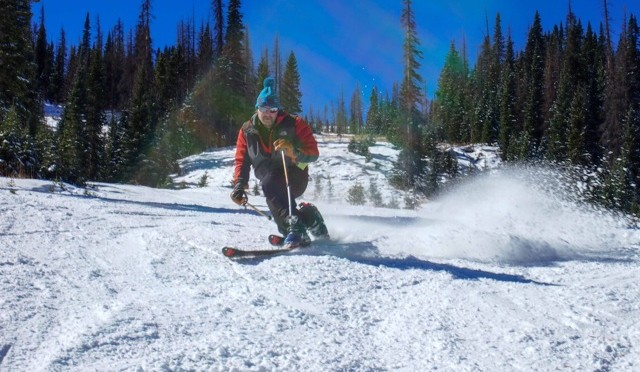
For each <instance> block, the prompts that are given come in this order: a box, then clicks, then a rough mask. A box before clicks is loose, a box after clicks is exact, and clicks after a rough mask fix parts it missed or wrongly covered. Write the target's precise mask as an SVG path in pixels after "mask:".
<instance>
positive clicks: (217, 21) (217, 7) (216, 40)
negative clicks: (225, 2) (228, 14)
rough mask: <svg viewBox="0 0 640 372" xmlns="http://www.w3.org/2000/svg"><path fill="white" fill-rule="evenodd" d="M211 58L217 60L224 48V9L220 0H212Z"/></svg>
mask: <svg viewBox="0 0 640 372" xmlns="http://www.w3.org/2000/svg"><path fill="white" fill-rule="evenodd" d="M212 5H213V19H214V25H213V58H214V60H217V59H218V58H219V57H220V56H221V55H222V50H223V49H224V9H223V8H222V0H213V4H212Z"/></svg>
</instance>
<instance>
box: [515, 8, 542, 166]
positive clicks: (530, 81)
mask: <svg viewBox="0 0 640 372" xmlns="http://www.w3.org/2000/svg"><path fill="white" fill-rule="evenodd" d="M544 56H545V43H544V38H543V34H542V20H541V19H540V14H539V13H538V12H536V14H535V16H534V20H533V25H532V26H531V28H530V29H529V34H528V38H527V43H526V46H525V50H524V56H523V58H524V61H523V62H524V69H525V89H526V96H525V102H524V118H523V119H524V122H523V131H522V133H521V135H520V136H519V137H520V138H519V141H520V148H519V150H520V157H521V158H525V159H526V158H531V157H534V156H536V157H537V156H539V150H540V146H541V145H542V137H543V135H544V116H543V113H542V104H543V88H544V84H543V83H544V79H543V77H544Z"/></svg>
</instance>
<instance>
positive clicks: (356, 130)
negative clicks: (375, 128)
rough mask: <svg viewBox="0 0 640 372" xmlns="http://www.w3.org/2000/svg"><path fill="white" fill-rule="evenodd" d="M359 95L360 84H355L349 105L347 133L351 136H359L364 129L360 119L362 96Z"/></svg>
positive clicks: (362, 121)
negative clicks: (351, 134)
mask: <svg viewBox="0 0 640 372" xmlns="http://www.w3.org/2000/svg"><path fill="white" fill-rule="evenodd" d="M360 94H361V92H360V84H356V89H355V90H354V91H353V94H352V95H351V105H349V108H350V110H349V111H350V115H349V132H351V133H353V134H360V133H361V132H362V130H363V127H364V120H363V119H362V96H361V95H360Z"/></svg>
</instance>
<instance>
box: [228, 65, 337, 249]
mask: <svg viewBox="0 0 640 372" xmlns="http://www.w3.org/2000/svg"><path fill="white" fill-rule="evenodd" d="M282 153H284V156H282ZM318 156H319V152H318V144H317V142H316V140H315V138H314V137H313V132H312V130H311V127H310V126H309V125H308V124H307V123H306V122H305V121H304V120H303V119H302V118H300V117H298V116H294V115H291V114H289V113H287V112H286V111H284V110H283V109H281V107H280V103H279V100H278V95H277V93H276V91H275V80H274V79H273V78H271V77H268V78H266V79H265V80H264V89H262V91H261V92H260V94H259V95H258V98H257V99H256V112H255V114H254V115H253V116H252V117H251V118H250V119H249V120H248V121H247V122H245V123H244V124H243V125H242V127H241V128H240V132H239V133H238V140H237V142H236V155H235V168H234V175H233V182H234V187H233V191H232V192H231V199H232V200H233V201H234V202H235V203H236V204H238V205H244V204H245V203H246V202H247V200H248V198H247V194H246V192H245V190H246V189H247V188H248V184H249V173H250V170H251V166H252V165H253V168H254V174H255V176H256V178H257V179H259V180H260V182H261V184H262V191H263V193H264V196H265V198H266V200H267V205H268V206H269V210H270V211H271V214H272V215H273V218H274V220H275V222H276V224H277V225H278V230H279V231H280V233H282V234H283V235H286V237H285V240H284V245H285V247H287V248H294V247H299V246H303V245H307V244H309V243H310V241H311V239H310V237H309V235H308V234H307V230H308V231H309V233H311V235H312V236H313V237H314V238H315V239H323V238H328V236H329V234H328V231H327V227H326V226H325V224H324V220H323V219H322V215H320V212H319V211H318V209H317V208H316V207H315V206H313V205H312V204H309V203H302V204H300V208H297V206H296V201H295V199H296V198H298V197H299V196H300V195H302V194H303V193H304V191H305V190H306V189H307V184H308V182H309V168H308V166H307V163H310V162H314V161H316V160H317V159H318ZM285 164H286V170H285ZM287 181H288V184H287ZM289 194H290V198H289Z"/></svg>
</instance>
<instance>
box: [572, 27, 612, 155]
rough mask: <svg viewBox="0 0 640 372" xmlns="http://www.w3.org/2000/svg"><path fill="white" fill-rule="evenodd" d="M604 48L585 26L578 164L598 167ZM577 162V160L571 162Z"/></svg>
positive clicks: (602, 115)
mask: <svg viewBox="0 0 640 372" xmlns="http://www.w3.org/2000/svg"><path fill="white" fill-rule="evenodd" d="M604 50H605V46H604V42H603V41H599V40H598V37H597V35H595V34H594V33H593V31H592V29H591V25H590V24H588V25H587V31H586V34H585V40H584V43H583V52H582V55H583V58H584V69H585V72H584V76H585V82H584V86H585V115H584V149H583V156H582V158H581V163H582V164H584V165H587V164H593V165H595V166H598V165H599V164H600V161H601V159H602V147H601V146H600V143H599V142H600V136H601V133H600V124H601V123H602V121H603V118H604V112H603V110H604V107H603V105H604V82H605V69H606V62H605V58H606V57H605V52H604ZM574 160H577V159H574Z"/></svg>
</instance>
